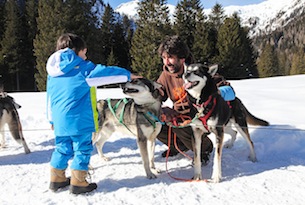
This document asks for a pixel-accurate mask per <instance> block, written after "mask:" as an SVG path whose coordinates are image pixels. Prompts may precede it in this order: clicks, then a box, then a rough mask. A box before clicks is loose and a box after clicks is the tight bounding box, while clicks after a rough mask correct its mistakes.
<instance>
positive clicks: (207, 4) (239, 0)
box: [104, 0, 266, 9]
mask: <svg viewBox="0 0 305 205" xmlns="http://www.w3.org/2000/svg"><path fill="white" fill-rule="evenodd" d="M130 1H132V0H104V2H105V3H109V4H110V5H111V7H112V8H114V9H115V8H116V7H117V6H119V5H120V4H121V3H126V2H130ZM263 1H266V0H201V3H202V6H203V7H204V8H205V9H209V8H211V7H213V6H214V5H215V4H216V3H219V4H221V5H222V6H233V5H235V6H244V5H249V4H258V3H261V2H263ZM178 2H179V0H168V1H167V3H168V4H172V5H174V6H175V5H177V3H178Z"/></svg>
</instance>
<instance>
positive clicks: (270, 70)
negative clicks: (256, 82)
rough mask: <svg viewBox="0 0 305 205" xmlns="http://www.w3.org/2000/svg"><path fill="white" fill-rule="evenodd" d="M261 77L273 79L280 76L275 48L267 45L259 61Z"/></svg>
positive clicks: (258, 66)
mask: <svg viewBox="0 0 305 205" xmlns="http://www.w3.org/2000/svg"><path fill="white" fill-rule="evenodd" d="M257 68H258V73H259V77H271V76H276V75H278V59H277V55H276V53H275V51H274V46H272V45H270V44H269V43H267V44H266V45H265V46H264V48H263V50H262V53H261V55H260V57H259V59H258V64H257Z"/></svg>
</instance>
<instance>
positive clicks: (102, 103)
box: [93, 78, 162, 179]
mask: <svg viewBox="0 0 305 205" xmlns="http://www.w3.org/2000/svg"><path fill="white" fill-rule="evenodd" d="M159 88H161V85H160V84H158V83H156V82H152V81H149V80H147V79H144V78H139V79H135V80H132V81H131V82H127V83H126V84H125V85H124V86H123V92H124V94H126V95H127V96H129V97H130V98H131V99H129V100H128V102H127V103H126V104H125V103H124V102H121V103H119V104H118V106H117V107H116V110H115V112H114V110H113V108H114V107H115V106H116V105H117V103H118V102H119V100H115V99H111V100H110V104H111V105H109V104H108V101H107V100H99V101H98V104H97V108H98V112H99V131H98V133H97V134H96V135H95V137H94V139H93V142H94V144H95V146H96V148H97V151H98V154H99V156H100V157H101V158H102V159H104V160H108V158H106V157H105V156H104V154H103V151H102V149H103V146H104V143H105V142H106V140H107V139H108V138H109V137H110V136H111V134H112V133H113V132H115V131H118V132H120V133H124V134H132V135H135V136H137V144H138V147H139V149H140V154H141V157H142V162H143V165H144V169H145V172H146V175H147V178H149V179H153V178H156V173H157V172H158V171H157V170H156V168H155V164H154V150H155V139H156V137H157V135H158V134H159V132H160V131H161V127H162V125H161V123H160V122H158V121H157V122H155V119H153V118H154V117H156V118H159V116H160V112H161V104H162V101H161V95H160V91H159ZM122 113H123V116H122V121H123V122H122V123H120V122H119V120H120V119H121V117H120V115H121V114H122ZM148 113H151V114H152V115H150V116H149V115H148ZM152 121H153V123H152Z"/></svg>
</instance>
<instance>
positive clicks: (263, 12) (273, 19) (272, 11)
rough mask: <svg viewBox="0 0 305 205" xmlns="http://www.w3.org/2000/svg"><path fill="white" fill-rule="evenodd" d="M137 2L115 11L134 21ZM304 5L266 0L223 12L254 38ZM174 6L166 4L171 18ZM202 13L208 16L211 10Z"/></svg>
mask: <svg viewBox="0 0 305 205" xmlns="http://www.w3.org/2000/svg"><path fill="white" fill-rule="evenodd" d="M138 2H140V0H133V1H130V2H127V3H122V4H120V5H119V6H118V7H117V8H116V9H115V11H116V12H118V13H120V14H125V15H127V16H129V17H130V18H132V19H136V18H137V8H138ZM304 5H305V0H267V1H264V2H262V3H259V4H252V5H247V6H227V7H224V10H225V13H226V15H228V16H230V15H232V14H233V13H235V12H236V13H238V15H239V17H240V18H241V22H242V25H243V26H247V27H249V28H250V32H249V35H250V36H256V35H261V34H268V33H271V32H272V31H274V30H275V29H277V28H278V27H283V26H285V25H287V24H288V23H289V22H291V21H292V20H293V19H294V18H296V17H297V16H299V15H301V14H302V12H304V11H305V9H304ZM175 6H176V5H170V4H168V7H169V11H170V17H171V18H173V14H174V11H175ZM204 11H205V14H206V15H208V14H209V13H210V12H211V9H205V10H204Z"/></svg>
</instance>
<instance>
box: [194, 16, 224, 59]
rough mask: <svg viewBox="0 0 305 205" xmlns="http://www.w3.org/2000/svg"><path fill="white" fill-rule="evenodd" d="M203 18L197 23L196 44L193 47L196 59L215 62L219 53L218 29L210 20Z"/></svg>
mask: <svg viewBox="0 0 305 205" xmlns="http://www.w3.org/2000/svg"><path fill="white" fill-rule="evenodd" d="M201 19H202V20H200V21H198V22H197V23H196V32H195V35H194V46H193V49H192V52H193V55H194V59H195V60H196V61H197V62H200V63H208V64H210V63H214V62H215V59H214V58H215V56H216V55H217V53H218V52H217V49H216V42H217V31H216V30H215V28H214V27H213V26H212V24H211V23H210V22H207V21H205V20H204V18H201Z"/></svg>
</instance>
